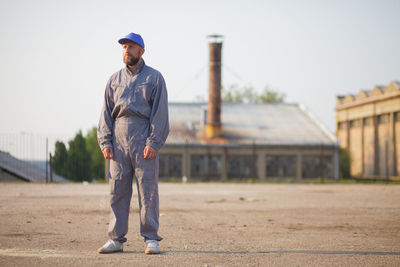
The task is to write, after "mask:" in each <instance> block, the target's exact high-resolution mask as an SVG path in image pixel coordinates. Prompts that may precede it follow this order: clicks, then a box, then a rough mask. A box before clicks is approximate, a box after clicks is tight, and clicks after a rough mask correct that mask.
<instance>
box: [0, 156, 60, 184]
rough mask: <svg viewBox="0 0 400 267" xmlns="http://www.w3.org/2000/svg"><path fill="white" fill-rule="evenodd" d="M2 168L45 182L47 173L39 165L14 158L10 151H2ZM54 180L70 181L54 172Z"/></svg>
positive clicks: (28, 178) (26, 178)
mask: <svg viewBox="0 0 400 267" xmlns="http://www.w3.org/2000/svg"><path fill="white" fill-rule="evenodd" d="M0 168H2V169H3V170H6V171H7V172H9V173H12V174H13V175H16V176H18V177H20V178H21V179H23V180H25V181H30V182H45V181H46V173H45V172H44V171H43V170H42V169H40V168H39V167H37V166H34V165H32V164H30V163H28V162H25V161H22V160H19V159H16V158H14V157H13V156H11V155H10V154H8V153H5V152H2V151H0ZM53 180H54V181H56V182H68V180H67V179H65V178H64V177H62V176H59V175H57V174H55V173H53Z"/></svg>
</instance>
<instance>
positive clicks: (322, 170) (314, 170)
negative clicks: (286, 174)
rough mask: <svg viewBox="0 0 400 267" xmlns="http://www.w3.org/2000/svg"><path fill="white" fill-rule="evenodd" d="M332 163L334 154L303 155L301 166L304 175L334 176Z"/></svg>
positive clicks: (304, 176) (316, 176) (305, 176)
mask: <svg viewBox="0 0 400 267" xmlns="http://www.w3.org/2000/svg"><path fill="white" fill-rule="evenodd" d="M332 165H333V162H332V156H303V158H302V166H301V171H302V177H303V178H318V177H332V176H333V173H332V170H333V166H332Z"/></svg>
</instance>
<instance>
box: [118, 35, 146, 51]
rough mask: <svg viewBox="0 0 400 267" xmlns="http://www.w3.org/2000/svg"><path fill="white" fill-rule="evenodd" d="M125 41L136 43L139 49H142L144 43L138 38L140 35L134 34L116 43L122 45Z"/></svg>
mask: <svg viewBox="0 0 400 267" xmlns="http://www.w3.org/2000/svg"><path fill="white" fill-rule="evenodd" d="M127 41H132V42H134V43H137V44H138V45H140V46H141V47H143V48H144V41H143V39H142V36H140V34H136V33H133V32H131V33H130V34H128V35H127V36H125V37H124V38H121V39H119V40H118V43H120V44H124V43H126V42H127Z"/></svg>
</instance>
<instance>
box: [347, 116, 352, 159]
mask: <svg viewBox="0 0 400 267" xmlns="http://www.w3.org/2000/svg"><path fill="white" fill-rule="evenodd" d="M350 124H351V122H350V121H349V120H348V121H346V139H347V142H346V143H347V144H346V150H347V152H348V153H349V154H350V155H351V151H350V142H351V140H350Z"/></svg>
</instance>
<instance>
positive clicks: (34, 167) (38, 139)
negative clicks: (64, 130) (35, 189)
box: [0, 132, 68, 182]
mask: <svg viewBox="0 0 400 267" xmlns="http://www.w3.org/2000/svg"><path fill="white" fill-rule="evenodd" d="M56 141H62V142H64V143H66V144H67V143H68V137H66V136H65V135H64V136H62V135H59V136H57V135H48V136H44V135H39V134H33V133H23V132H22V133H19V134H15V133H2V134H0V153H1V154H0V171H1V172H0V180H3V181H13V180H14V177H15V178H17V179H16V180H18V179H20V180H29V181H40V182H44V181H50V177H51V166H50V165H49V161H50V153H51V154H53V155H54V149H55V147H54V145H55V142H56ZM26 178H29V179H26ZM59 180H62V179H59Z"/></svg>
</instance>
